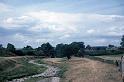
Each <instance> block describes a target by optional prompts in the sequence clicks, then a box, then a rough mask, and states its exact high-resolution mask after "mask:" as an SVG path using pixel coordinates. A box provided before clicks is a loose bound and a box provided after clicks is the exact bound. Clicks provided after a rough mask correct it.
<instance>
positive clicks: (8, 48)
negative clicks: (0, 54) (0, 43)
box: [7, 43, 15, 53]
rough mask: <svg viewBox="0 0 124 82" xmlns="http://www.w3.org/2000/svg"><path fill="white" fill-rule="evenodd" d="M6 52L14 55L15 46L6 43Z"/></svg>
mask: <svg viewBox="0 0 124 82" xmlns="http://www.w3.org/2000/svg"><path fill="white" fill-rule="evenodd" d="M7 50H8V51H10V52H12V53H15V46H14V45H13V44H10V43H8V44H7Z"/></svg>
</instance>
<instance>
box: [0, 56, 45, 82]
mask: <svg viewBox="0 0 124 82" xmlns="http://www.w3.org/2000/svg"><path fill="white" fill-rule="evenodd" d="M31 59H33V57H3V58H2V57H1V58H0V81H4V80H11V79H14V78H19V77H24V76H28V75H33V74H37V73H41V72H43V71H44V70H45V69H46V67H43V66H37V65H34V64H30V63H28V61H29V60H31Z"/></svg>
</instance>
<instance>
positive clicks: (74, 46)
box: [70, 42, 85, 56]
mask: <svg viewBox="0 0 124 82" xmlns="http://www.w3.org/2000/svg"><path fill="white" fill-rule="evenodd" d="M70 47H71V52H72V55H75V56H77V53H78V51H79V50H81V51H82V50H84V49H85V45H84V42H72V43H71V44H70Z"/></svg>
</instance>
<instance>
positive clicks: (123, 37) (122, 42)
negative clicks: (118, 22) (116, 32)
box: [120, 35, 124, 48]
mask: <svg viewBox="0 0 124 82" xmlns="http://www.w3.org/2000/svg"><path fill="white" fill-rule="evenodd" d="M120 44H121V47H122V48H124V35H123V36H122V38H121V43H120Z"/></svg>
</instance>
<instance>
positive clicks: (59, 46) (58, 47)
mask: <svg viewBox="0 0 124 82" xmlns="http://www.w3.org/2000/svg"><path fill="white" fill-rule="evenodd" d="M64 49H65V44H57V45H56V48H55V52H56V57H65V54H64V52H65V50H64Z"/></svg>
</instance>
